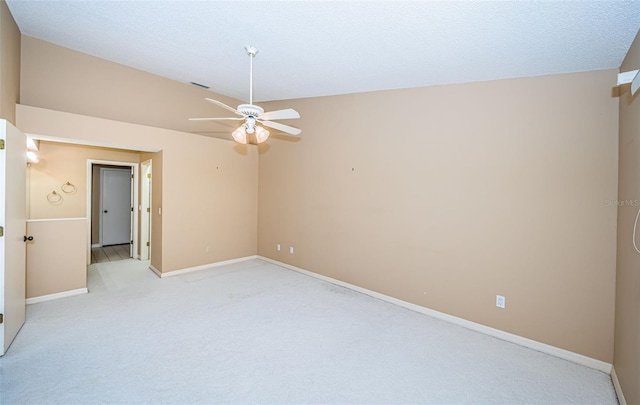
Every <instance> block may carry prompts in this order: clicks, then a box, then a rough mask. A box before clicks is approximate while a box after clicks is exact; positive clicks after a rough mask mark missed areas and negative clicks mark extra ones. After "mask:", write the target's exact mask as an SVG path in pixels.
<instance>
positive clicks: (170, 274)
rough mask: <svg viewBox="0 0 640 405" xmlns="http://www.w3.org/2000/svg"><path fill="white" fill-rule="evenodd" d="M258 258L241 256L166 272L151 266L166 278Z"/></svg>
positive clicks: (255, 256)
mask: <svg viewBox="0 0 640 405" xmlns="http://www.w3.org/2000/svg"><path fill="white" fill-rule="evenodd" d="M257 258H258V256H257V255H253V256H246V257H240V258H237V259H231V260H225V261H222V262H214V263H209V264H203V265H201V266H195V267H187V268H184V269H180V270H173V271H168V272H166V273H160V272H158V270H157V269H155V267H153V266H150V268H151V270H153V271H154V272H155V273H156V274H158V275H159V276H160V277H161V278H165V277H173V276H178V275H180V274H185V273H191V272H194V271H200V270H206V269H211V268H214V267H220V266H226V265H227V264H234V263H240V262H246V261H247V260H253V259H257Z"/></svg>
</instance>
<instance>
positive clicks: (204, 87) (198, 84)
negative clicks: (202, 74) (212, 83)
mask: <svg viewBox="0 0 640 405" xmlns="http://www.w3.org/2000/svg"><path fill="white" fill-rule="evenodd" d="M189 83H191V84H193V85H194V86H198V87H202V88H203V89H208V88H209V86H206V85H204V84H200V83H196V82H189Z"/></svg>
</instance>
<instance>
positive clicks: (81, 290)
mask: <svg viewBox="0 0 640 405" xmlns="http://www.w3.org/2000/svg"><path fill="white" fill-rule="evenodd" d="M88 292H89V290H88V289H86V288H78V289H77V290H69V291H63V292H59V293H55V294H48V295H41V296H39V297H33V298H27V305H31V304H37V303H39V302H45V301H51V300H57V299H60V298H66V297H72V296H74V295H80V294H86V293H88Z"/></svg>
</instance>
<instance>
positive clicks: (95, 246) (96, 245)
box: [91, 243, 102, 249]
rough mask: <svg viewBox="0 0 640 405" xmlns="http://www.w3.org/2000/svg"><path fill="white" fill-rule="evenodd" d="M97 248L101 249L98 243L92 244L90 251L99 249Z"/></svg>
mask: <svg viewBox="0 0 640 405" xmlns="http://www.w3.org/2000/svg"><path fill="white" fill-rule="evenodd" d="M99 247H102V245H101V244H100V243H94V244H93V245H91V249H93V248H99Z"/></svg>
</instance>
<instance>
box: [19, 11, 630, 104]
mask: <svg viewBox="0 0 640 405" xmlns="http://www.w3.org/2000/svg"><path fill="white" fill-rule="evenodd" d="M7 4H8V6H9V9H10V10H11V13H12V14H13V16H14V18H15V20H16V22H17V24H18V26H19V28H20V30H21V32H22V33H23V34H24V35H28V36H32V37H36V38H39V39H43V40H45V41H48V42H52V43H55V44H58V45H62V46H64V47H68V48H71V49H74V50H78V51H81V52H84V53H87V54H90V55H95V56H98V57H101V58H104V59H107V60H110V61H113V62H117V63H120V64H123V65H127V66H131V67H134V68H137V69H140V70H143V71H147V72H151V73H154V74H157V75H160V76H164V77H167V78H171V79H175V80H178V81H181V82H187V83H188V82H197V83H201V84H205V85H207V86H210V88H211V90H212V91H215V92H217V93H221V94H224V95H228V96H231V97H235V98H238V99H241V100H247V99H248V91H249V90H248V76H249V60H248V56H247V54H246V53H245V51H244V46H245V45H253V46H255V47H257V48H258V49H259V54H258V55H257V57H256V59H255V62H254V80H255V83H254V95H255V99H256V100H257V101H267V100H281V99H292V98H302V97H315V96H323V95H333V94H345V93H354V92H366V91H375V90H385V89H395V88H407V87H421V86H431V85H439V84H449V83H464V82H473V81H483V80H492V79H502V78H514V77H525V76H539V75H547V74H557V73H569V72H580V71H589V70H599V69H608V68H617V67H619V66H620V64H621V62H622V60H623V58H624V56H625V54H626V52H627V51H628V49H629V46H630V45H631V42H632V41H633V39H634V37H635V35H636V34H637V32H638V29H639V28H640V1H638V0H636V1H534V0H530V1H524V0H523V1H188V0H181V1H178V0H174V1H103V0H92V1H67V0H56V1H24V0H7Z"/></svg>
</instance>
